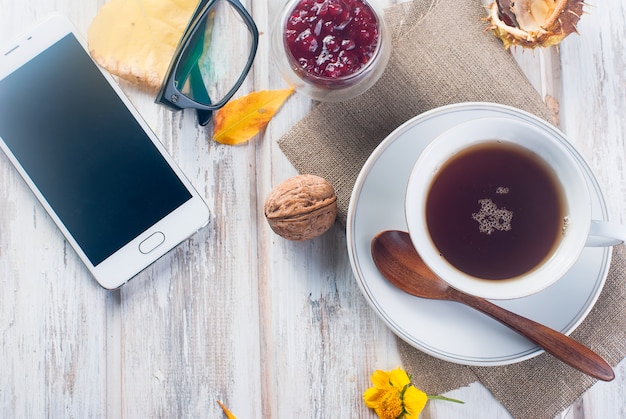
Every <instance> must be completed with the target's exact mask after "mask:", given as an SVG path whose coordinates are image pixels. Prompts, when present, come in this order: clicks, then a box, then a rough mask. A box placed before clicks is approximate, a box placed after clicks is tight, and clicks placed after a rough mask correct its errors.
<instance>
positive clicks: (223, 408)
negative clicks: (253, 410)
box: [217, 400, 237, 419]
mask: <svg viewBox="0 0 626 419" xmlns="http://www.w3.org/2000/svg"><path fill="white" fill-rule="evenodd" d="M217 404H219V405H220V407H221V408H222V410H223V411H224V414H225V415H226V417H227V418H228V419H237V417H236V416H235V415H233V414H232V413H231V411H230V410H228V409H227V408H226V406H224V404H223V403H222V402H221V401H219V400H218V401H217Z"/></svg>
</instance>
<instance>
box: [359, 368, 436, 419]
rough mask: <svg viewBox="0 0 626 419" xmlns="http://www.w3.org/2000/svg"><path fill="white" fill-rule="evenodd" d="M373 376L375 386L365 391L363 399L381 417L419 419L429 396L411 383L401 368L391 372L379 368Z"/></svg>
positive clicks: (383, 418) (387, 418) (381, 418)
mask: <svg viewBox="0 0 626 419" xmlns="http://www.w3.org/2000/svg"><path fill="white" fill-rule="evenodd" d="M371 378H372V383H373V384H374V387H371V388H369V389H368V390H366V391H365V393H364V394H363V399H364V400H365V405H366V406H367V407H369V408H370V409H374V412H376V414H377V415H378V417H379V418H380V419H396V418H399V417H404V418H407V419H417V417H418V416H419V414H420V413H421V411H422V410H423V409H424V406H426V402H427V401H428V396H427V395H426V393H424V392H423V391H422V390H419V389H418V388H415V387H413V386H412V385H411V380H410V379H409V376H408V375H407V374H406V372H404V371H403V370H402V369H401V368H397V369H395V370H393V371H389V372H387V371H381V370H377V371H374V373H373V374H372V377H371Z"/></svg>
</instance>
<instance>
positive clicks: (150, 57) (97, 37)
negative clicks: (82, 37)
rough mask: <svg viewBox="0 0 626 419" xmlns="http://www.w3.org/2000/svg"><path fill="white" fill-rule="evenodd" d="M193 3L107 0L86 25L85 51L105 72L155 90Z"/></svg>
mask: <svg viewBox="0 0 626 419" xmlns="http://www.w3.org/2000/svg"><path fill="white" fill-rule="evenodd" d="M197 5H198V2H197V0H110V1H109V2H108V3H106V4H105V5H104V6H102V7H101V8H100V10H99V11H98V14H97V15H96V17H95V18H94V20H93V21H92V22H91V25H90V26H89V31H88V33H87V41H88V44H89V53H90V54H91V56H92V57H93V59H94V60H95V61H96V62H97V63H98V64H100V65H101V66H102V67H104V68H106V69H107V70H108V71H109V72H111V73H113V74H115V75H117V76H119V77H121V78H123V79H126V80H129V81H131V82H134V83H139V84H141V85H143V86H147V87H150V88H152V89H158V88H159V86H160V85H161V82H162V81H163V78H164V77H165V73H166V72H167V68H168V65H169V63H170V60H171V59H172V56H173V55H174V50H175V49H176V46H177V45H178V42H179V41H180V38H181V37H182V34H183V31H184V30H185V27H186V26H187V23H188V22H189V19H190V18H191V15H192V14H193V11H194V10H195V8H196V6H197Z"/></svg>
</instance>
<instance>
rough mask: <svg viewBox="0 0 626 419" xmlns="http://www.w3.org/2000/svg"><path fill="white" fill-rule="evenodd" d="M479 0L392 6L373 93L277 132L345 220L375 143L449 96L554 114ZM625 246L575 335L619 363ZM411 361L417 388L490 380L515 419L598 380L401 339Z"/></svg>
mask: <svg viewBox="0 0 626 419" xmlns="http://www.w3.org/2000/svg"><path fill="white" fill-rule="evenodd" d="M484 16H485V10H484V8H483V7H482V5H481V3H480V0H414V1H412V2H408V3H403V4H400V5H397V6H394V7H392V8H390V9H388V10H386V19H387V21H388V22H389V24H390V27H391V28H392V31H393V36H394V42H393V52H392V56H391V59H390V62H389V65H388V67H387V70H386V71H385V73H384V74H383V76H382V77H381V79H380V80H379V82H378V83H377V84H376V85H374V86H373V87H372V88H371V89H370V90H369V91H367V92H366V93H364V94H363V95H361V96H359V97H357V98H355V99H352V100H349V101H346V102H342V103H322V104H320V105H318V106H317V107H316V108H315V109H314V110H313V111H312V112H311V113H310V114H309V115H307V116H306V117H305V118H304V119H302V120H301V121H300V122H298V123H297V124H296V125H294V127H293V128H292V129H291V130H290V131H289V132H288V133H286V134H285V135H284V136H283V137H282V138H281V139H280V140H279V146H280V147H281V149H282V150H283V152H284V153H285V155H286V156H287V157H288V158H289V159H290V161H291V162H292V163H293V164H294V166H295V167H296V168H297V169H298V171H299V172H300V173H311V174H317V175H319V176H322V177H324V178H325V179H327V180H328V181H329V182H330V183H331V184H332V185H333V186H334V188H335V190H336V192H337V198H338V205H339V215H338V220H339V222H341V223H342V224H343V225H345V222H346V214H347V209H348V204H349V200H350V195H351V193H352V189H353V187H354V183H355V181H356V178H357V176H358V173H359V171H360V170H361V168H362V166H363V164H364V163H365V161H366V160H367V158H368V157H369V155H370V154H371V152H372V151H373V150H374V148H375V147H376V146H377V145H378V144H379V143H380V142H381V141H382V140H383V139H384V138H385V137H386V136H387V135H388V134H389V133H390V132H391V131H393V130H394V129H395V128H396V127H398V126H399V125H401V124H402V123H403V122H405V121H406V120H408V119H410V118H411V117H413V116H415V115H418V114H420V113H422V112H425V111H427V110H429V109H433V108H436V107H439V106H443V105H447V104H450V103H458V102H469V101H483V102H497V103H502V104H505V105H510V106H515V107H517V108H520V109H524V110H526V111H528V112H531V113H534V114H536V115H538V116H539V117H542V118H544V119H546V120H548V121H551V115H550V113H549V112H548V110H547V109H546V107H545V105H544V103H543V101H542V100H541V98H540V97H539V95H538V94H537V92H536V91H535V89H534V88H533V87H532V86H531V85H530V83H529V82H528V80H527V79H526V77H525V76H524V74H523V73H522V72H521V70H520V69H519V66H518V65H517V63H516V62H515V60H514V59H513V58H512V57H511V55H510V54H509V53H508V52H506V51H505V50H504V48H503V47H502V43H501V42H500V41H498V40H497V39H495V37H493V35H491V34H490V33H489V32H486V31H485V26H486V23H485V22H484V21H482V20H481V18H482V17H484ZM625 258H626V253H625V250H624V247H623V246H620V247H618V248H616V249H615V251H614V259H613V264H612V267H611V273H610V276H609V278H608V279H607V284H606V286H605V289H604V291H603V293H602V295H601V296H600V299H599V301H598V303H597V304H596V306H595V308H594V310H593V312H592V313H591V314H590V315H589V317H588V318H587V319H586V320H585V322H584V323H583V324H582V325H581V326H580V327H579V328H578V329H577V330H576V332H575V334H574V336H575V337H576V338H577V339H579V340H580V341H581V342H583V343H585V344H586V345H588V346H590V347H591V348H593V349H594V350H596V351H597V352H598V353H600V354H601V355H602V356H603V357H605V359H607V361H609V362H610V363H611V364H612V365H616V364H617V363H618V362H619V361H620V360H621V359H622V358H624V356H626V310H625V309H624V306H625V304H624V301H626V282H625V281H624V280H623V275H624V272H623V271H624V269H625V266H626V262H625V261H626V259H625ZM398 345H399V348H400V354H401V357H402V361H403V364H404V365H403V366H404V367H405V369H406V370H407V371H408V372H409V373H410V374H412V375H413V378H414V381H415V383H416V385H418V387H420V388H422V389H424V390H425V391H426V392H427V393H430V394H438V393H442V392H446V391H448V390H451V389H455V388H458V387H462V386H464V385H468V384H470V383H472V382H475V381H480V382H481V383H483V384H484V385H485V386H486V387H487V388H488V389H489V390H490V391H491V392H492V393H493V394H494V395H495V397H496V398H497V399H498V400H499V401H500V402H501V403H502V404H503V405H504V406H505V407H506V408H507V410H508V411H509V412H510V413H511V414H512V415H513V416H514V417H516V418H518V417H519V418H522V417H523V418H552V417H554V416H555V415H556V414H557V413H558V412H560V411H562V410H563V409H564V408H566V407H567V406H569V405H571V404H572V403H573V402H574V401H575V400H576V398H578V397H579V396H580V395H581V394H582V393H583V392H584V391H585V390H586V389H588V388H589V386H591V385H592V384H593V382H594V380H592V379H590V378H589V377H587V376H584V375H583V374H580V373H578V372H577V371H575V370H573V369H572V368H570V367H568V366H565V365H563V364H562V363H561V362H559V361H557V360H556V359H554V358H552V357H551V356H550V355H547V354H545V355H541V356H539V357H536V358H534V359H532V360H528V361H525V362H521V363H518V364H514V365H509V366H505V367H466V366H461V365H457V364H451V363H448V362H445V361H441V360H439V359H436V358H433V357H431V356H428V355H426V354H424V353H422V352H420V351H418V350H416V349H414V348H413V347H411V346H409V345H407V344H406V343H404V342H403V341H401V340H400V339H398Z"/></svg>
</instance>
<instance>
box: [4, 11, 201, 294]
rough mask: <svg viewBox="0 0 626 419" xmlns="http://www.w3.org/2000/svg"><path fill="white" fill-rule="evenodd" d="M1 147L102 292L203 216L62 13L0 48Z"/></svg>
mask: <svg viewBox="0 0 626 419" xmlns="http://www.w3.org/2000/svg"><path fill="white" fill-rule="evenodd" d="M0 148H2V150H3V151H4V152H5V154H6V155H7V156H8V158H9V160H10V161H11V162H12V163H13V165H14V166H15V167H16V169H17V171H18V172H19V173H20V174H21V175H22V177H23V178H24V180H25V181H26V183H27V184H28V186H29V187H30V188H31V189H32V191H33V192H34V194H35V195H36V196H37V198H38V199H39V201H40V202H41V204H42V205H43V206H44V208H45V209H46V210H47V212H48V213H49V214H50V216H51V217H52V219H53V220H54V221H55V223H56V224H57V226H58V227H59V229H60V230H61V231H62V232H63V234H64V235H65V237H66V239H67V241H68V242H69V243H71V245H72V247H73V248H74V249H75V250H76V252H77V253H78V255H79V256H80V258H81V259H82V261H83V262H84V263H85V264H86V265H87V267H88V268H89V270H90V271H91V272H92V274H93V276H94V277H95V279H96V280H97V281H98V283H99V284H100V285H101V286H102V287H104V288H106V289H115V288H118V287H120V286H121V285H123V284H124V283H126V282H127V281H128V280H129V279H131V278H132V277H134V276H135V275H136V274H137V273H139V272H140V271H142V270H143V269H144V268H146V267H147V266H148V265H150V264H151V263H152V262H154V261H155V260H156V259H158V258H159V257H161V256H162V255H164V254H165V253H166V252H168V251H169V250H171V249H172V248H173V247H175V246H176V245H177V244H179V243H180V242H182V241H183V240H185V239H186V238H188V237H189V236H191V235H192V234H193V233H195V232H196V231H197V230H198V229H200V228H202V227H203V226H205V225H206V224H207V223H208V220H209V210H208V208H207V206H206V203H205V202H204V200H203V199H202V198H201V197H200V195H199V194H198V193H197V191H195V190H194V188H193V186H192V185H191V183H190V182H189V181H188V180H187V179H186V178H185V176H184V175H183V173H182V172H181V170H180V169H179V168H178V167H177V166H176V164H175V163H174V161H173V160H172V158H171V157H170V156H169V155H168V154H167V152H166V150H165V149H164V148H163V146H162V145H161V143H160V142H159V140H158V139H157V138H156V136H155V135H154V133H153V132H152V131H151V130H150V128H149V127H148V125H147V124H146V122H145V121H144V120H143V119H142V118H141V116H140V115H139V113H138V112H137V111H136V110H135V108H134V107H133V106H132V105H131V103H130V101H129V100H128V98H127V97H126V96H125V95H124V93H123V92H122V90H121V89H120V87H119V86H118V84H117V83H116V82H115V80H114V79H113V78H112V77H111V76H110V75H109V74H108V73H106V72H105V71H103V70H101V69H100V68H99V67H98V66H97V65H96V64H95V63H94V61H92V59H91V57H90V56H89V54H88V52H87V49H86V48H85V43H84V41H83V40H82V39H81V38H80V36H79V35H78V33H77V30H76V29H75V27H74V26H73V25H72V23H71V22H70V21H69V20H68V19H67V18H65V17H64V16H61V15H53V16H51V17H49V18H47V19H46V20H44V21H43V22H41V23H40V24H38V25H37V26H35V27H34V28H33V29H31V30H30V31H28V32H27V33H25V34H24V35H22V36H21V37H19V38H18V39H17V40H16V41H14V42H13V43H11V44H9V45H8V46H7V47H5V48H3V49H2V50H1V51H0Z"/></svg>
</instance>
